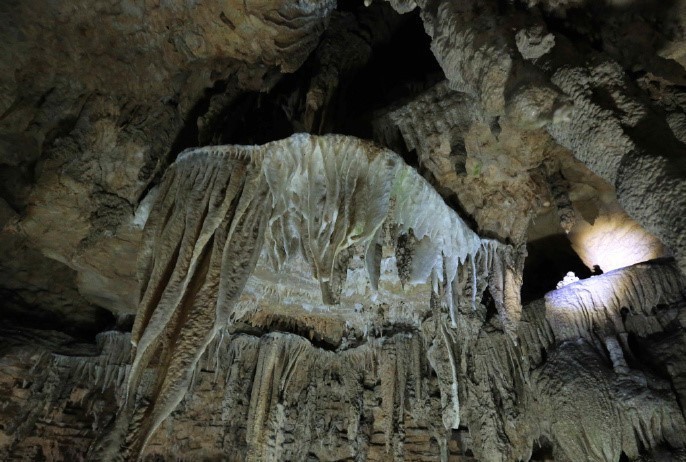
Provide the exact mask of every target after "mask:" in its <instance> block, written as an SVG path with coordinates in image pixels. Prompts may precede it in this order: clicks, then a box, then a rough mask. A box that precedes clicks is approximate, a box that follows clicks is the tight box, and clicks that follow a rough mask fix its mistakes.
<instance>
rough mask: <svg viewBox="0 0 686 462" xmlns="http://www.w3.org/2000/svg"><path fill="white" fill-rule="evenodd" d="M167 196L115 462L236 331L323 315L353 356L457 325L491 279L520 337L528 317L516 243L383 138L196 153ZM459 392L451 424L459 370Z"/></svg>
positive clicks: (134, 450)
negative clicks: (229, 328) (373, 335)
mask: <svg viewBox="0 0 686 462" xmlns="http://www.w3.org/2000/svg"><path fill="white" fill-rule="evenodd" d="M156 194H157V198H156V201H155V204H154V206H153V207H152V211H151V213H150V216H149V218H148V221H147V224H146V231H145V238H144V244H143V248H142V251H141V265H140V274H139V276H140V281H141V284H142V295H141V302H140V306H139V311H138V314H137V317H136V321H135V324H134V328H133V333H132V344H133V345H134V353H133V356H134V359H133V364H132V367H131V371H130V375H129V380H128V391H127V398H126V402H125V404H124V405H123V407H122V409H121V410H120V413H119V416H118V419H117V422H116V424H115V428H114V429H113V430H112V432H111V433H110V435H109V437H108V438H107V440H106V441H101V442H100V443H99V445H100V446H99V447H97V448H95V450H94V451H95V453H97V454H98V455H99V457H105V458H107V457H113V456H114V454H116V453H119V452H120V451H122V452H121V453H122V454H123V455H124V457H125V458H130V457H132V458H135V457H137V455H138V454H140V452H141V450H142V449H143V447H144V446H145V444H146V442H147V440H148V439H149V438H150V436H151V435H152V434H153V432H154V431H155V429H156V428H157V427H158V426H159V425H160V423H161V422H162V421H163V420H164V419H165V418H166V417H167V416H169V414H170V413H171V412H172V411H173V410H174V408H175V407H176V406H177V405H178V403H179V402H180V401H181V400H182V398H183V396H184V394H185V392H186V390H187V389H188V386H189V383H190V381H191V378H192V376H193V373H194V371H195V368H196V365H197V362H198V360H199V358H200V357H201V355H202V354H203V352H204V351H205V349H206V348H207V346H208V344H209V343H210V342H211V341H212V340H213V339H214V338H215V336H216V335H217V333H218V332H219V330H220V329H221V328H222V327H223V326H226V325H227V323H232V324H236V323H245V324H247V325H250V326H252V327H259V325H260V320H264V319H265V318H267V319H270V318H271V319H272V320H273V319H274V318H276V319H280V320H281V322H282V323H284V324H286V325H287V324H288V323H293V322H294V321H293V319H294V318H295V316H294V315H295V314H300V315H302V314H303V312H304V311H309V312H311V313H312V314H313V316H312V317H311V319H312V322H313V323H315V324H316V326H317V331H318V332H320V336H321V337H322V338H321V340H323V341H325V342H329V344H332V345H333V346H334V347H335V348H345V346H346V345H348V344H351V343H352V344H355V343H359V342H361V341H364V339H365V338H366V336H367V335H368V333H369V329H383V328H384V326H389V325H391V326H395V325H398V324H401V325H407V326H410V327H411V328H413V329H419V328H420V324H421V321H422V320H423V319H424V318H425V317H426V316H427V314H428V313H429V312H431V310H433V311H434V312H439V313H440V312H443V313H444V317H445V319H446V325H452V326H453V328H455V327H457V326H456V316H455V311H456V306H457V305H459V304H461V303H462V304H465V303H468V304H471V306H472V308H473V309H475V308H476V304H477V302H478V301H479V302H480V300H481V292H482V291H483V288H484V284H480V281H487V282H488V286H489V287H490V291H491V294H492V297H493V299H494V301H495V306H496V308H497V309H498V311H499V313H500V316H501V319H502V322H503V325H504V327H505V329H506V330H507V331H508V332H514V329H515V328H516V323H517V320H518V319H519V316H520V315H521V304H520V301H519V299H518V286H517V288H516V289H517V290H514V289H515V287H514V285H516V280H517V276H516V274H515V275H513V273H514V272H515V269H514V268H515V266H514V265H513V264H512V263H511V262H510V261H509V259H511V257H510V256H511V255H512V252H511V251H510V250H508V247H507V246H505V245H503V244H500V243H498V242H497V241H492V240H488V239H481V238H480V237H479V236H478V235H477V234H475V233H474V232H473V231H472V230H470V229H469V227H468V226H467V225H466V224H465V223H464V221H462V219H461V218H460V217H459V216H458V215H457V214H456V213H455V212H453V211H452V210H451V209H449V208H448V207H447V206H446V205H445V203H444V202H443V200H442V199H441V197H440V196H439V195H438V194H437V193H436V192H435V191H434V190H433V189H432V188H431V187H430V186H429V184H428V183H427V182H426V181H425V180H424V179H423V178H422V177H421V176H419V174H417V173H416V172H415V171H414V170H413V169H411V168H410V167H408V166H407V165H405V164H404V163H403V162H402V160H401V159H400V158H399V157H398V156H397V155H396V154H394V153H393V152H391V151H388V150H385V149H381V148H379V147H377V146H375V145H373V144H371V143H369V142H364V141H361V140H359V139H356V138H352V137H344V136H323V137H315V136H309V135H304V134H303V135H294V136H292V137H290V138H288V139H285V140H282V141H277V142H273V143H269V144H266V145H263V146H225V147H207V148H199V149H191V150H188V151H185V152H184V153H182V154H181V155H180V156H179V158H178V159H177V161H176V163H175V164H174V165H173V166H172V167H171V168H170V169H169V171H168V172H167V173H166V176H165V178H164V180H163V182H162V184H161V185H160V187H159V190H158V191H157V192H156ZM513 284H514V285H513ZM479 286H480V287H481V290H479V289H478V287H479ZM510 286H512V287H510ZM301 318H302V316H301ZM305 318H306V317H305ZM448 319H450V321H448ZM311 330H312V329H310V331H311ZM322 332H323V333H322ZM513 335H514V334H513ZM444 337H445V340H446V342H448V337H449V336H448V335H447V334H445V335H444ZM447 350H448V351H449V350H450V347H449V346H448V347H447ZM451 364H452V365H453V368H454V361H451ZM148 367H152V368H153V369H154V371H155V372H154V377H153V376H151V375H150V374H146V369H147V368H148ZM453 372H454V371H453ZM446 383H450V384H449V389H447V390H446V397H445V399H444V401H445V403H446V406H445V408H446V410H445V413H444V414H446V415H444V419H443V420H444V423H445V425H446V427H448V428H450V427H452V428H457V426H458V425H459V407H458V401H459V400H458V396H457V377H456V374H455V373H453V374H452V379H451V380H447V381H446Z"/></svg>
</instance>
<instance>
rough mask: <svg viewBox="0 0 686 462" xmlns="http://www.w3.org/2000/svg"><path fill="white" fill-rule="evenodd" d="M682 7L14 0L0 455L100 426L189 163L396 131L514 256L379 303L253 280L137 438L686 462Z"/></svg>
mask: <svg viewBox="0 0 686 462" xmlns="http://www.w3.org/2000/svg"><path fill="white" fill-rule="evenodd" d="M366 3H369V4H366ZM685 4H686V3H685V2H683V1H677V0H675V1H669V2H659V3H658V2H654V1H647V0H646V1H639V0H635V1H628V0H627V1H605V2H598V3H597V4H589V3H584V2H578V1H547V0H542V1H534V0H529V1H517V2H504V1H497V0H478V1H473V2H467V3H464V2H463V3H459V4H458V3H455V2H446V1H439V0H422V1H417V2H414V1H405V0H393V1H390V2H388V3H386V2H378V1H377V2H365V5H363V4H362V2H355V1H342V0H341V1H339V2H338V3H336V2H333V1H327V2H308V1H298V2H294V1H287V0H265V1H260V2H257V3H256V2H238V1H232V0H230V1H228V2H217V1H209V2H202V3H201V2H181V1H163V2H156V1H151V2H144V3H141V4H139V3H135V2H133V3H132V2H127V1H121V2H120V1H115V2H110V3H107V4H105V3H98V2H96V3H95V4H91V2H78V1H57V2H4V3H3V5H0V18H1V21H2V24H3V26H2V27H0V37H1V38H2V40H0V42H1V43H2V44H1V45H0V56H1V57H2V59H1V60H0V89H1V90H0V114H1V116H0V179H1V180H0V312H1V317H2V322H3V323H4V325H5V327H4V328H3V333H2V338H1V339H0V352H2V353H1V355H0V357H1V361H2V368H3V372H5V374H3V386H2V392H1V393H0V403H2V409H3V410H2V413H3V416H4V417H3V419H2V420H3V423H2V429H1V434H0V448H1V449H0V451H2V452H0V453H1V454H2V457H3V458H6V459H7V460H76V459H83V458H86V457H87V454H88V453H89V451H90V457H93V456H92V454H94V453H95V452H96V449H97V448H96V447H97V446H98V445H100V444H102V443H103V442H104V443H106V441H104V440H106V439H107V435H110V434H111V433H112V426H116V425H117V424H116V418H115V415H116V413H117V410H118V409H120V408H121V407H122V406H123V405H124V404H123V403H124V402H125V401H126V398H125V396H126V394H127V390H126V388H127V383H128V381H129V380H130V376H131V372H130V364H131V360H132V359H133V358H132V357H130V356H131V351H130V346H129V339H130V337H129V334H128V331H129V330H131V328H132V324H133V323H134V317H136V314H137V313H141V312H143V311H144V310H142V309H141V308H140V306H139V303H140V301H141V284H142V281H141V278H140V274H141V273H140V271H139V270H140V268H139V265H140V262H141V261H144V260H145V258H142V253H141V249H142V248H144V247H141V245H145V244H142V243H144V242H145V231H144V229H145V228H146V223H147V221H148V217H149V215H150V213H151V210H152V211H153V214H154V207H155V201H156V200H157V198H158V195H159V191H160V189H161V188H162V187H163V185H164V180H163V178H164V175H165V174H168V173H169V172H170V171H172V170H173V168H174V167H173V166H172V165H174V161H175V160H177V156H178V154H179V153H180V152H181V151H183V150H184V149H185V148H189V147H193V146H206V145H210V144H264V143H267V142H271V141H274V140H277V139H281V138H286V137H288V136H290V135H292V134H293V133H298V132H307V133H312V134H326V133H341V134H345V135H354V136H357V137H361V138H364V139H371V140H374V141H375V142H376V143H378V144H379V145H381V146H384V147H387V148H390V149H392V150H393V151H395V152H396V153H397V154H398V155H399V156H401V157H402V159H404V161H405V162H406V163H407V164H409V165H410V166H412V167H413V168H414V169H416V171H417V172H418V173H419V174H421V175H422V176H423V177H424V178H425V179H426V180H427V181H428V184H430V185H431V186H432V187H433V189H434V190H435V191H437V193H438V194H440V196H441V197H442V198H443V200H444V201H445V203H446V204H447V206H448V207H449V208H450V209H452V210H454V211H456V213H457V214H458V215H459V217H460V219H461V220H464V222H465V223H467V224H468V225H469V227H470V228H471V230H472V231H474V232H476V233H477V234H478V235H479V238H480V239H489V240H492V241H493V242H495V243H497V245H498V246H500V247H499V248H500V249H501V251H500V252H501V253H500V254H499V256H498V259H497V261H496V263H498V262H499V263H500V264H501V268H500V269H501V270H502V272H501V273H500V274H503V275H505V276H503V279H502V280H501V281H494V280H493V277H492V276H491V277H490V279H489V276H488V275H486V274H485V273H484V274H480V275H479V280H478V282H477V283H475V284H472V281H471V280H470V281H468V282H466V281H467V279H469V278H471V277H472V276H473V277H474V279H476V276H477V275H476V273H477V271H476V270H471V269H467V270H465V272H464V273H460V274H462V276H461V277H462V278H463V279H462V280H461V279H459V277H458V281H462V286H460V290H461V291H464V292H463V293H461V295H462V297H463V299H464V303H463V304H460V303H456V304H455V305H454V306H453V307H452V308H453V310H451V308H450V307H448V306H447V305H446V304H445V303H443V302H440V303H439V302H437V299H436V296H434V298H431V296H428V295H427V297H425V298H426V301H421V300H422V299H421V297H418V296H417V294H416V293H414V292H412V291H411V290H410V291H409V292H406V293H405V295H404V296H405V297H406V302H407V304H408V306H410V307H411V308H410V309H409V311H411V312H412V315H407V316H406V317H397V318H394V317H393V316H389V315H388V312H379V313H377V312H376V311H372V310H369V311H365V310H366V309H365V310H363V311H364V312H363V313H362V314H360V313H357V312H356V311H354V310H350V311H349V312H345V311H342V313H343V314H342V315H341V316H340V317H338V318H337V317H336V316H335V315H331V314H330V313H328V314H327V313H324V314H322V312H316V313H310V312H305V311H306V310H305V309H304V308H303V309H301V310H295V311H289V310H286V309H283V308H282V307H281V308H279V307H277V305H278V303H277V302H278V300H279V297H275V298H274V297H273V294H271V292H265V293H263V294H261V295H259V297H262V298H261V300H262V304H263V305H265V304H268V303H271V304H272V307H271V308H267V309H263V308H260V309H259V310H252V308H250V309H244V311H243V313H248V314H245V315H244V316H242V317H241V319H240V323H237V324H236V325H233V326H232V327H230V328H228V329H229V330H228V331H225V328H224V327H222V328H221V329H218V330H216V332H222V333H221V334H217V335H218V337H216V338H214V337H213V336H210V337H212V338H211V339H210V340H211V342H210V346H209V347H208V349H207V351H206V352H205V353H204V355H203V356H202V359H200V360H199V363H198V364H197V365H196V366H195V367H194V368H193V370H192V371H190V372H192V376H193V379H192V385H191V386H190V389H189V391H188V393H187V394H186V395H185V398H184V399H183V401H182V402H181V404H180V405H179V406H178V407H175V408H174V409H175V410H174V411H173V413H172V414H171V416H170V417H169V418H168V419H167V420H165V421H164V423H162V424H161V427H160V428H159V430H158V431H157V432H155V434H154V436H153V437H152V439H151V440H150V441H149V444H148V445H147V446H146V449H145V451H144V453H143V454H144V458H146V459H148V460H168V459H172V458H174V457H180V458H186V459H188V460H193V459H198V458H200V459H220V460H223V459H227V458H228V459H229V460H286V459H289V460H308V458H309V460H401V459H402V460H439V459H440V460H472V458H474V459H475V460H529V459H531V460H549V459H554V460H561V461H564V460H612V461H614V460H627V459H628V460H662V459H664V458H666V459H665V460H686V459H684V458H685V457H686V455H685V453H684V449H683V447H684V441H683V435H684V433H685V432H684V428H683V426H684V422H683V415H682V414H683V412H682V409H683V402H684V401H683V400H684V399H686V390H685V389H684V384H686V372H684V371H685V370H686V368H685V367H684V365H683V358H684V354H685V353H686V342H685V341H684V337H683V314H682V313H683V310H684V308H686V302H685V301H684V294H685V292H684V285H683V279H682V277H683V272H684V271H685V268H686V267H685V266H684V265H685V264H686V263H685V261H686V260H684V258H685V256H686V250H685V246H686V233H685V232H684V227H685V226H684V225H685V224H686V223H685V222H684V220H686V218H685V217H686V202H685V200H686V189H685V188H686V157H684V153H685V152H686V145H685V144H684V143H686V132H685V130H686V116H685V115H684V114H685V108H686V96H685V95H686V93H684V90H683V89H684V85H685V84H686V71H684V65H685V64H686V60H685V59H684V56H686V53H684V50H685V48H684V46H683V43H684V30H686V25H685V23H686V19H684V18H686V13H685V12H686V7H685V6H684V5H685ZM170 166H172V167H170ZM179 204H181V205H179V207H181V206H182V205H183V204H184V202H183V198H181V199H180V200H179ZM147 226H148V228H147V229H148V230H149V229H150V227H151V225H150V223H147ZM408 239H410V238H408ZM408 242H410V244H412V241H411V239H410V240H409V241H408ZM409 247H412V246H411V245H410V246H409ZM527 254H528V256H527ZM494 255H495V254H494ZM670 258H674V261H675V262H676V263H672V262H671V260H670ZM653 259H661V260H658V261H657V262H654V263H649V264H645V265H638V266H631V265H633V264H636V263H641V262H644V261H646V260H653ZM479 261H481V260H479ZM551 262H552V263H551ZM353 263H355V262H353ZM492 265H493V262H491V266H492ZM466 266H469V264H467V265H466ZM488 266H489V265H488V264H484V268H486V267H488ZM584 266H585V267H586V268H584ZM626 267H630V268H628V269H627V268H626ZM356 268H357V267H353V271H355V270H356ZM574 268H578V269H575V271H576V273H577V275H578V276H581V277H582V278H584V277H588V276H590V275H591V272H592V273H593V274H594V275H596V276H594V277H593V278H590V279H584V280H582V281H580V282H578V283H576V284H571V285H569V286H565V287H561V288H559V289H558V290H554V289H555V284H556V283H557V281H560V280H561V279H562V278H563V277H564V276H565V273H566V272H567V271H569V270H571V269H574ZM621 268H625V269H621ZM358 269H359V268H358ZM613 270H614V271H613ZM479 271H481V268H480V269H479ZM602 271H605V272H606V274H604V275H602V276H601V275H599V274H600V273H601V272H602ZM400 276H401V275H400ZM256 280H257V281H260V282H259V283H255V284H257V285H259V284H261V283H262V280H260V279H259V278H258V279H256ZM572 280H573V278H572ZM498 284H500V286H501V288H503V287H505V288H503V289H502V290H501V295H502V293H504V296H503V297H502V298H501V299H499V298H498V297H497V296H496V297H495V299H494V298H493V296H492V295H491V292H489V291H488V290H487V287H488V286H489V285H490V286H496V285H498ZM475 287H478V295H479V297H478V298H477V297H476V292H477V290H476V289H475ZM251 290H252V291H253V292H251V293H253V294H260V292H259V291H257V290H254V287H253V286H248V292H250V291H251ZM451 290H452V289H451ZM520 290H521V294H520ZM549 291H552V292H549ZM429 292H431V291H429ZM435 292H436V293H437V294H438V295H439V296H440V297H445V296H446V293H445V288H440V289H436V290H435ZM427 293H428V292H427ZM451 293H452V292H451ZM455 293H457V291H456V292H455ZM496 293H497V291H496ZM259 297H257V299H258V300H260V298H259ZM270 297H271V298H270ZM440 297H439V298H440ZM522 297H523V298H524V299H525V301H526V303H525V305H524V306H523V307H522V306H521V304H519V301H520V298H522ZM274 300H277V302H274ZM471 300H474V301H473V302H470V301H471ZM362 301H363V302H365V300H362ZM246 303H247V302H246ZM250 303H254V301H251V302H250ZM308 303H309V302H308ZM365 303H366V302H365ZM365 303H363V304H365ZM398 303H399V302H398ZM148 304H149V305H150V306H149V307H148V308H149V309H150V310H154V309H156V308H157V305H156V304H155V303H148ZM370 305H373V303H370ZM505 305H508V306H510V307H512V306H515V310H514V311H515V312H516V316H514V317H505V316H503V313H504V312H505ZM243 308H245V307H243ZM289 309H290V308H289ZM391 311H392V310H391ZM453 311H454V312H453ZM141 319H142V317H141V316H138V321H137V322H138V323H141ZM347 321H350V323H351V324H353V325H355V326H356V330H355V334H354V335H348V336H347V337H346V335H343V334H342V333H345V332H348V331H347V330H346V329H348V326H347V324H348V323H347ZM356 323H358V324H359V325H357V324H356ZM143 324H145V323H144V322H143ZM39 329H42V330H39ZM112 329H114V330H113V331H112ZM213 329H214V328H213ZM134 330H135V329H134ZM105 331H107V333H102V332H105ZM208 332H209V331H208ZM212 332H214V331H212ZM360 332H364V335H362V334H360ZM98 333H99V334H98ZM96 334H98V335H97V337H96ZM201 352H202V351H201ZM133 357H135V352H133ZM156 360H157V358H156V359H155V360H152V361H151V363H150V364H149V366H150V367H148V368H143V369H145V370H144V371H142V372H141V371H139V372H141V375H142V377H143V378H142V379H141V380H142V383H143V386H144V387H145V386H153V385H151V384H150V382H154V379H152V378H150V377H152V376H154V375H155V371H156V368H159V363H157V362H156ZM287 364H288V365H289V367H290V369H287V368H285V367H286V366H285V365H287ZM294 371H295V372H294ZM208 409H212V412H211V413H208V412H207V410H208ZM661 458H662V459H661Z"/></svg>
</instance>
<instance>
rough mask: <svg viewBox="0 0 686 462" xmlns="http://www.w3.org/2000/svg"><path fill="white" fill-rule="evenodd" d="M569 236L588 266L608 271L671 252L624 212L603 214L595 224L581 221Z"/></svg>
mask: <svg viewBox="0 0 686 462" xmlns="http://www.w3.org/2000/svg"><path fill="white" fill-rule="evenodd" d="M569 239H570V240H571V241H572V247H573V248H574V250H575V251H576V253H577V254H578V255H579V257H580V258H581V260H582V261H583V262H584V264H585V265H586V266H588V267H589V268H590V269H593V267H594V266H595V265H597V266H599V267H600V268H601V269H602V270H603V271H605V272H607V271H612V270H614V269H617V268H624V267H626V266H630V265H633V264H636V263H640V262H644V261H648V260H653V259H655V258H660V257H664V256H667V255H668V252H667V250H666V249H665V247H664V246H663V245H662V242H660V240H659V239H657V238H656V237H655V236H653V235H652V234H650V233H649V232H648V231H646V230H645V229H643V228H642V227H641V226H640V225H639V224H638V223H636V222H635V221H634V220H632V219H631V218H630V217H629V216H628V215H627V214H626V213H625V212H622V211H616V212H608V213H603V214H601V215H600V216H598V218H596V220H595V223H594V224H593V225H591V224H589V223H587V222H585V221H583V220H579V222H577V224H576V226H575V227H574V229H572V231H571V232H570V233H569Z"/></svg>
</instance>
